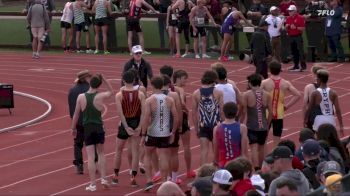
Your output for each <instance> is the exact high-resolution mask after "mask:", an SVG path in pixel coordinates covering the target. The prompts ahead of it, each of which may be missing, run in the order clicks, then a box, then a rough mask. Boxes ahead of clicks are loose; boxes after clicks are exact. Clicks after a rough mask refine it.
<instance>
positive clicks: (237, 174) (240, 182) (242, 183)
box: [225, 160, 255, 196]
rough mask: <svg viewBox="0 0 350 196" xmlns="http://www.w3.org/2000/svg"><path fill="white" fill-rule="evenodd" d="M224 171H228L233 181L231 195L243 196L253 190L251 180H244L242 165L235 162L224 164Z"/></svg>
mask: <svg viewBox="0 0 350 196" xmlns="http://www.w3.org/2000/svg"><path fill="white" fill-rule="evenodd" d="M225 169H226V170H228V171H229V172H230V173H231V175H232V179H233V183H232V187H231V195H236V196H243V195H244V194H245V193H246V192H248V191H249V190H254V189H255V188H254V186H253V185H252V182H251V180H250V179H249V178H248V179H244V165H243V164H242V163H241V162H239V161H236V160H233V161H230V162H228V163H227V164H226V166H225Z"/></svg>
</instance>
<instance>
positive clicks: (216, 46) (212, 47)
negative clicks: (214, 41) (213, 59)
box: [210, 45, 219, 50]
mask: <svg viewBox="0 0 350 196" xmlns="http://www.w3.org/2000/svg"><path fill="white" fill-rule="evenodd" d="M210 49H212V50H216V49H219V46H218V45H213V46H211V47H210Z"/></svg>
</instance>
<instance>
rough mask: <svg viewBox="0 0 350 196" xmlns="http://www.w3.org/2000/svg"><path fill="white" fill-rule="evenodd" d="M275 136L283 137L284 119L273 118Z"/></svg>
mask: <svg viewBox="0 0 350 196" xmlns="http://www.w3.org/2000/svg"><path fill="white" fill-rule="evenodd" d="M271 126H272V131H273V136H276V137H281V136H282V131H283V119H272V121H271Z"/></svg>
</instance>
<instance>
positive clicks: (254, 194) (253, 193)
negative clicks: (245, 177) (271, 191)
mask: <svg viewBox="0 0 350 196" xmlns="http://www.w3.org/2000/svg"><path fill="white" fill-rule="evenodd" d="M244 196H261V195H260V193H259V192H258V191H256V190H249V191H247V192H246V193H245V194H244Z"/></svg>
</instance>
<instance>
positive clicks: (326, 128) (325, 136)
mask: <svg viewBox="0 0 350 196" xmlns="http://www.w3.org/2000/svg"><path fill="white" fill-rule="evenodd" d="M317 73H318V72H317ZM317 140H325V141H326V142H327V143H328V144H329V147H336V148H337V149H338V151H339V153H340V155H341V156H342V158H343V160H346V158H347V157H348V155H347V154H346V152H345V149H344V146H343V145H342V143H341V141H340V139H339V137H338V133H337V130H336V128H335V127H334V126H333V125H332V124H328V123H327V124H322V125H321V126H319V127H318V130H317Z"/></svg>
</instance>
